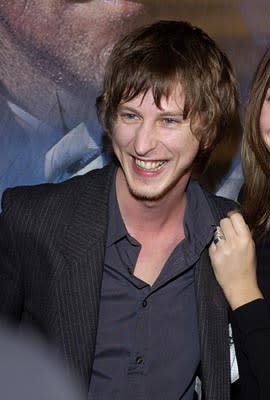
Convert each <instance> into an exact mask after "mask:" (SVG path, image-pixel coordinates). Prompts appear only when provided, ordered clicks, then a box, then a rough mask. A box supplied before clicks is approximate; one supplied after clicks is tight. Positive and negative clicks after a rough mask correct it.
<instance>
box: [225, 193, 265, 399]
mask: <svg viewBox="0 0 270 400" xmlns="http://www.w3.org/2000/svg"><path fill="white" fill-rule="evenodd" d="M238 199H239V201H242V200H243V190H241V191H240V194H239V198H238ZM255 237H256V234H255ZM256 256H257V278H258V285H259V287H260V289H261V290H262V293H263V295H264V297H265V298H264V300H255V301H252V302H250V303H248V304H245V305H244V306H242V307H239V308H238V309H236V310H235V311H234V312H232V316H231V320H232V328H233V336H234V342H235V349H236V354H237V361H238V368H239V375H240V379H239V382H238V384H237V385H236V387H237V390H233V392H232V400H254V399H256V400H269V399H270V379H269V377H270V362H269V360H270V301H269V300H270V299H269V295H270V264H269V260H270V233H268V234H267V235H266V236H265V238H264V239H263V240H261V241H259V242H257V243H256Z"/></svg>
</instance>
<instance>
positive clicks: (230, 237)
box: [220, 217, 237, 243]
mask: <svg viewBox="0 0 270 400" xmlns="http://www.w3.org/2000/svg"><path fill="white" fill-rule="evenodd" d="M220 227H221V229H222V231H223V233H224V236H225V240H226V241H227V242H228V243H230V242H231V241H234V240H235V238H236V236H237V235H236V231H235V229H234V226H233V224H232V221H231V219H230V218H228V217H226V218H223V219H222V220H221V221H220Z"/></svg>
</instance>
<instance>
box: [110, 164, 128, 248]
mask: <svg viewBox="0 0 270 400" xmlns="http://www.w3.org/2000/svg"><path fill="white" fill-rule="evenodd" d="M116 171H117V168H116V169H115V173H114V177H113V180H112V182H113V183H112V187H111V192H110V198H109V222H108V234H107V243H106V247H109V246H111V245H112V244H114V243H115V242H117V241H118V240H120V239H122V238H123V237H128V236H129V234H128V231H127V229H126V226H125V224H124V221H123V218H122V215H121V213H120V209H119V204H118V200H117V196H116V183H115V181H116Z"/></svg>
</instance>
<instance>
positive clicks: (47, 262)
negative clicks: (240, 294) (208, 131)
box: [0, 166, 235, 400]
mask: <svg viewBox="0 0 270 400" xmlns="http://www.w3.org/2000/svg"><path fill="white" fill-rule="evenodd" d="M113 171H114V169H113V168H112V167H111V166H109V167H105V168H103V169H101V170H96V171H92V172H90V173H89V174H86V175H84V176H80V177H76V178H73V179H70V180H69V181H66V182H63V183H61V184H57V185H48V184H45V185H39V186H34V187H21V188H15V189H9V190H7V191H6V192H5V194H4V196H3V203H2V206H3V210H4V211H3V213H2V214H1V217H0V312H1V313H2V314H3V315H6V316H7V317H9V318H12V319H13V320H15V321H17V323H23V324H24V323H30V324H32V325H33V326H35V328H38V329H39V330H40V331H41V332H42V334H43V335H44V336H45V337H47V338H48V340H50V341H53V342H54V343H55V344H56V345H57V346H58V348H59V351H61V352H62V353H63V355H64V357H65V358H66V360H67V361H68V363H69V364H70V365H71V366H72V367H73V368H74V369H75V370H76V371H77V372H78V373H79V375H80V376H81V377H83V379H84V381H85V387H86V390H88V385H89V380H90V376H91V369H92V364H93V358H94V350H95V339H96V332H97V321H98V311H99V298H100V289H101V280H102V272H103V267H104V254H105V244H106V234H107V221H108V204H109V192H110V187H111V182H112V176H113ZM206 193H208V192H206ZM206 195H207V199H208V201H209V204H210V207H211V209H213V213H214V216H215V218H216V222H217V223H218V221H219V216H220V215H222V216H223V215H226V213H227V212H228V211H229V210H230V209H232V208H235V205H234V203H233V202H231V201H229V200H228V201H227V200H225V199H219V198H217V197H215V196H214V195H211V194H210V193H209V194H206ZM217 211H219V212H217ZM217 214H218V215H217ZM195 287H196V298H197V305H198V320H199V330H200V341H201V376H202V380H203V391H204V398H205V399H207V400H217V399H218V400H229V398H230V394H229V391H230V385H229V380H230V371H229V343H228V318H227V305H226V302H225V299H224V297H223V295H222V292H221V290H220V288H219V286H218V284H217V282H216V280H215V277H214V274H213V272H212V269H211V264H210V260H209V257H208V249H205V251H204V252H203V254H202V257H201V259H200V260H199V262H198V263H197V265H196V277H195Z"/></svg>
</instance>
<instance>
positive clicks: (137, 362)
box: [136, 356, 143, 365]
mask: <svg viewBox="0 0 270 400" xmlns="http://www.w3.org/2000/svg"><path fill="white" fill-rule="evenodd" d="M142 363H143V358H142V357H141V356H138V357H136V364H138V365H140V364H142Z"/></svg>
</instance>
